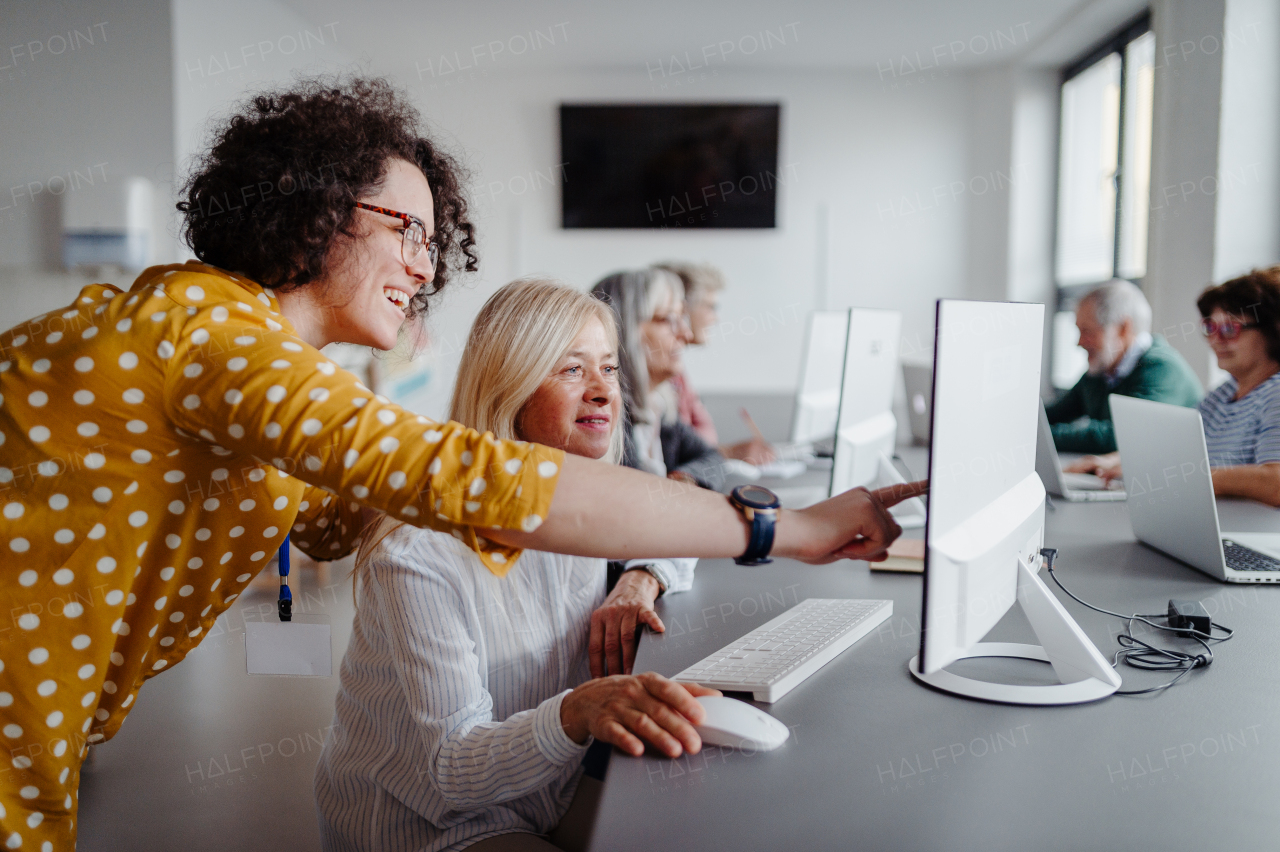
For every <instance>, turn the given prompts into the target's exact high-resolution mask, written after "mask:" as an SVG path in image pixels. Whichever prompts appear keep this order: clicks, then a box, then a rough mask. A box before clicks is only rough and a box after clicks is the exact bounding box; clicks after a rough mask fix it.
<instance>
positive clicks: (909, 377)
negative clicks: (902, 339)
mask: <svg viewBox="0 0 1280 852" xmlns="http://www.w3.org/2000/svg"><path fill="white" fill-rule="evenodd" d="M902 386H903V388H905V389H906V392H907V421H908V422H909V423H910V424H911V440H912V442H914V443H916V444H919V445H920V446H923V447H927V446H928V445H929V428H930V424H931V423H932V422H933V420H932V417H931V415H930V413H929V411H930V409H931V408H932V407H933V364H912V363H909V362H907V361H903V362H902Z"/></svg>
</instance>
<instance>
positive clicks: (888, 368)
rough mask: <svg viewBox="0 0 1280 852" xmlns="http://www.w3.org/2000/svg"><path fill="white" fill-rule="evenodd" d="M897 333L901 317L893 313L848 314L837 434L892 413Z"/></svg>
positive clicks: (862, 310)
mask: <svg viewBox="0 0 1280 852" xmlns="http://www.w3.org/2000/svg"><path fill="white" fill-rule="evenodd" d="M901 333H902V314H900V313H898V312H897V311H877V310H872V309H870V308H853V309H852V310H850V311H849V342H848V345H847V346H846V347H845V351H844V379H843V381H842V383H841V388H840V417H839V422H838V423H837V425H836V431H837V432H839V431H841V430H845V429H851V428H854V427H856V426H857V425H858V424H859V423H862V422H864V421H867V420H872V419H874V418H876V417H877V416H879V415H881V414H885V413H888V412H891V411H892V409H893V386H894V382H895V381H897V378H898V340H899V338H900V337H901Z"/></svg>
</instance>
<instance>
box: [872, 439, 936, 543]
mask: <svg viewBox="0 0 1280 852" xmlns="http://www.w3.org/2000/svg"><path fill="white" fill-rule="evenodd" d="M906 483H907V481H906V480H905V479H903V478H902V474H900V473H898V469H897V468H896V467H894V466H893V459H891V458H889V457H888V456H886V455H885V454H883V453H881V454H880V462H879V468H878V470H877V471H876V478H875V480H874V481H873V482H872V483H871V484H870V485H868V486H867V487H868V488H870V489H873V490H874V489H876V488H887V487H889V486H893V485H905V484H906ZM924 511H925V509H924V501H923V500H921V499H920V498H919V497H912V498H910V499H908V500H903V501H902V502H901V503H899V504H898V505H896V506H894V507H892V508H891V509H889V514H891V515H893V519H894V520H895V521H897V522H898V526H900V527H902V528H903V529H904V530H910V529H920V528H921V527H923V526H924Z"/></svg>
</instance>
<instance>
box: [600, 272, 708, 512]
mask: <svg viewBox="0 0 1280 852" xmlns="http://www.w3.org/2000/svg"><path fill="white" fill-rule="evenodd" d="M591 292H592V294H593V295H594V296H595V297H596V298H598V299H600V300H601V301H604V302H606V303H607V304H609V305H610V306H611V307H612V308H613V312H614V314H615V315H616V316H617V318H618V362H619V364H620V365H621V367H622V399H623V410H624V412H625V415H626V421H627V425H628V428H627V430H626V433H625V437H626V446H625V452H624V454H623V464H625V465H626V466H627V467H633V468H635V469H637V470H646V471H649V472H650V473H655V474H657V475H659V476H666V477H667V478H669V479H677V480H681V481H684V482H691V483H696V484H698V485H701V486H702V487H703V488H710V489H712V490H715V491H718V490H720V488H722V487H723V486H724V456H722V455H721V454H720V452H719V451H718V450H717V449H716V448H715V447H713V446H711V445H710V444H708V443H707V442H706V441H704V440H702V438H701V437H699V436H698V433H697V432H696V431H694V429H693V427H691V426H689V425H688V424H687V423H683V422H681V421H680V420H679V419H678V418H674V417H672V418H667V417H664V416H663V414H664V407H665V401H664V399H663V397H662V395H661V394H658V393H654V392H653V389H654V388H656V387H657V386H658V385H660V384H661V383H662V382H665V381H667V380H668V379H670V378H671V377H672V376H674V375H676V374H677V373H679V372H680V370H681V369H682V364H681V360H680V354H681V351H682V350H683V349H684V346H685V343H686V342H687V341H688V340H689V326H688V321H687V319H686V318H685V315H684V285H683V284H681V282H680V278H679V277H678V276H676V275H675V274H674V273H672V272H669V271H667V270H664V269H637V270H631V271H627V272H617V273H614V274H613V275H610V276H607V277H606V278H603V279H601V280H600V281H599V282H598V283H597V284H596V286H595V287H594V288H592V291H591Z"/></svg>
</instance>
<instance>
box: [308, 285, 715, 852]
mask: <svg viewBox="0 0 1280 852" xmlns="http://www.w3.org/2000/svg"><path fill="white" fill-rule="evenodd" d="M620 415H621V394H620V392H619V385H618V361H617V338H616V334H615V330H614V323H613V317H612V315H611V314H610V312H609V309H608V308H607V307H606V306H605V305H604V304H602V303H601V302H598V301H596V300H595V299H592V298H591V297H590V296H587V295H586V294H584V293H580V292H577V291H575V290H571V289H569V288H568V287H564V286H561V285H558V284H555V283H552V282H546V281H536V280H531V281H517V282H514V283H512V284H509V285H507V286H506V287H503V288H502V289H501V290H499V291H498V292H497V293H496V294H494V296H493V297H492V298H491V299H489V301H488V302H487V303H486V304H485V306H484V308H483V309H482V310H481V311H480V314H479V316H478V317H477V318H476V321H475V325H474V326H473V327H472V330H471V334H470V337H469V338H468V340H467V346H466V349H465V351H464V352H463V356H462V364H461V366H460V368H459V372H458V379H457V384H456V386H455V388H454V394H453V403H452V409H451V411H450V419H451V420H453V421H455V422H458V423H462V424H466V425H468V426H471V427H473V428H475V429H478V430H480V431H482V432H487V433H491V434H492V435H493V436H494V437H495V438H497V439H503V438H506V439H517V440H528V441H536V442H538V443H540V444H544V445H547V446H552V447H556V448H559V449H563V450H564V451H565V452H567V453H570V454H573V455H578V456H585V457H587V458H596V459H603V460H605V461H609V462H613V463H617V462H618V460H619V459H620V458H621V456H622V438H623V430H622V429H621V428H619V426H620V425H621V424H620V420H621V416H620ZM456 487H463V485H462V483H459V484H457V486H456ZM474 496H475V495H471V494H468V495H467V497H468V498H469V499H470V498H472V497H474ZM480 532H481V533H483V532H484V531H483V530H482V531H480ZM477 534H478V533H477V532H476V531H474V530H473V529H467V530H466V531H465V532H464V531H461V530H459V531H457V532H455V533H454V534H453V535H450V534H449V533H445V532H437V531H431V530H424V529H419V528H416V527H412V526H409V525H406V524H404V523H401V522H397V521H394V520H392V519H389V518H388V519H384V520H383V521H382V522H381V523H380V524H379V525H378V526H377V527H376V528H375V529H374V531H373V533H372V534H371V536H370V538H369V542H370V543H369V544H368V545H366V546H362V547H361V551H360V556H359V559H358V561H357V568H356V573H357V578H358V592H357V609H356V620H355V625H354V629H353V631H352V637H351V644H350V645H349V646H348V648H347V654H346V657H345V658H344V659H343V662H342V669H341V688H340V691H339V693H338V699H337V710H336V715H335V719H334V730H335V736H334V737H333V739H332V740H330V741H329V742H328V743H327V745H326V747H325V751H324V753H323V754H322V756H321V758H320V762H319V766H318V768H317V770H316V799H317V804H318V808H319V812H320V820H321V831H322V835H323V837H324V840H325V846H326V848H328V849H335V850H337V849H341V850H349V849H351V850H354V849H370V850H373V849H378V850H381V849H401V848H412V849H416V850H443V849H461V848H466V847H469V846H470V847H472V848H476V849H481V848H483V849H486V850H501V849H539V848H546V849H552V848H561V847H559V846H553V845H551V844H549V843H547V842H545V841H543V840H541V839H540V838H537V837H534V836H532V835H537V834H545V833H547V832H550V831H552V830H553V829H555V832H554V833H553V835H552V839H553V841H556V842H558V843H569V844H572V840H571V839H570V838H571V837H572V836H574V835H575V834H576V833H578V832H580V831H581V829H582V826H581V825H580V823H582V822H583V819H581V818H580V816H581V815H582V814H584V813H587V812H589V811H590V810H591V807H592V806H591V804H590V803H591V801H592V798H593V796H594V795H598V786H594V785H593V782H590V781H588V782H586V783H585V784H580V779H581V778H582V773H583V770H582V766H581V764H582V759H583V756H584V754H585V752H586V748H587V746H588V744H589V743H590V741H591V739H592V738H593V737H596V738H599V739H601V740H604V741H607V742H610V743H613V744H614V745H617V746H619V747H620V748H622V749H623V750H625V751H628V752H630V753H632V754H639V753H640V752H641V751H642V749H643V744H642V740H643V741H647V742H650V743H652V744H653V745H655V746H656V747H658V748H659V749H660V750H661V751H662V752H664V753H665V754H667V755H669V756H671V757H676V756H678V755H679V754H680V753H681V752H682V751H683V750H689V751H695V752H696V751H697V750H698V749H699V748H700V745H701V744H700V741H699V739H698V735H697V733H696V732H695V731H694V729H693V727H692V725H693V724H695V723H696V722H698V721H701V719H702V709H701V705H699V704H698V703H697V702H696V701H694V696H696V695H714V694H717V693H716V692H715V691H713V690H708V689H704V688H702V687H698V686H686V685H682V684H676V683H673V682H671V681H669V680H667V679H665V678H663V677H661V676H659V675H656V674H652V673H647V674H642V675H640V676H638V677H631V676H627V675H622V674H616V675H614V676H612V677H601V678H598V679H595V680H592V679H590V678H591V675H593V674H604V670H603V669H604V666H605V665H606V664H609V668H611V669H612V670H614V671H618V670H619V666H618V665H617V658H616V653H615V652H616V647H617V645H618V644H619V643H620V642H622V643H623V644H625V641H626V640H627V639H630V640H631V642H632V646H633V647H634V638H633V637H634V634H635V629H636V627H637V625H638V623H644V624H648V625H649V626H650V627H652V628H653V629H655V630H662V623H661V621H659V620H658V617H657V615H656V614H655V613H654V611H653V601H654V598H655V597H656V596H657V594H658V593H659V591H660V588H659V580H658V579H657V576H659V575H658V574H650V573H647V571H648V570H652V566H646V570H629V571H627V572H626V573H624V574H623V575H622V578H621V579H620V580H619V582H618V585H617V586H616V587H615V589H614V590H613V592H612V593H610V594H609V595H608V597H607V598H606V594H605V563H604V560H602V559H592V558H587V557H579V556H562V555H559V554H554V553H546V552H542V551H536V550H527V551H525V553H524V554H523V555H522V556H521V558H520V560H519V562H518V563H517V564H516V565H515V566H514V567H513V568H511V569H510V570H509V571H508V572H506V574H505V576H504V577H498V576H495V575H494V574H493V573H491V572H490V571H488V570H486V569H485V566H484V564H483V563H482V562H481V561H480V558H479V556H478V555H477V551H478V550H482V549H483V547H484V545H483V543H482V542H476V541H472V540H470V538H469V537H470V536H475V535H477ZM689 561H692V560H689ZM668 562H670V561H668ZM636 564H643V563H642V562H641V561H639V560H635V561H633V563H629V566H634V565H636ZM667 570H668V571H672V570H673V568H672V566H671V565H670V564H668V566H667ZM690 571H691V569H690ZM604 640H608V644H610V645H611V646H612V647H611V648H610V649H609V652H608V653H605V652H604V648H603V645H604V644H605V641H604ZM629 656H630V654H628V657H629ZM610 658H612V660H611V659H610ZM629 667H630V659H628V660H627V661H626V668H629ZM623 670H625V669H623ZM579 787H581V794H580V795H579V796H578V798H577V799H576V800H575V801H576V805H575V808H574V809H573V810H572V811H570V810H569V806H570V801H571V799H574V796H575V791H576V790H578V789H579ZM567 812H568V813H571V814H572V816H570V817H566V813H567ZM511 835H516V836H511ZM486 838H488V839H486ZM473 844H475V845H474V846H473Z"/></svg>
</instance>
